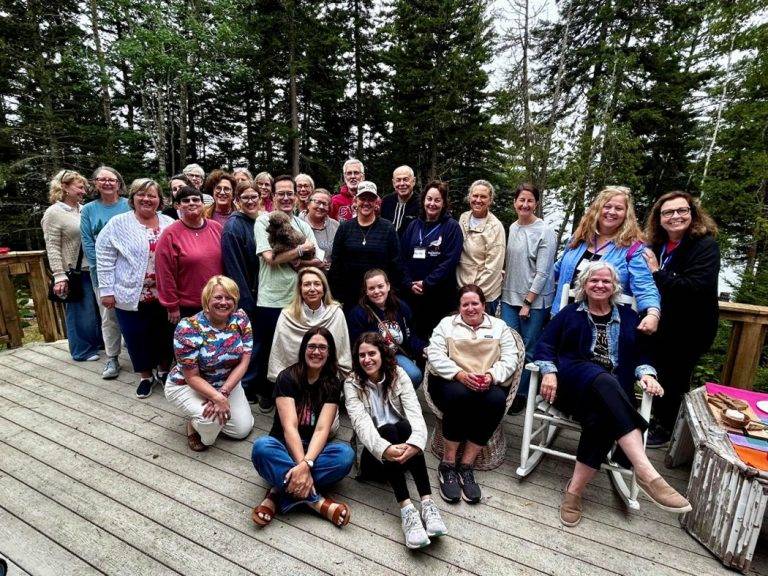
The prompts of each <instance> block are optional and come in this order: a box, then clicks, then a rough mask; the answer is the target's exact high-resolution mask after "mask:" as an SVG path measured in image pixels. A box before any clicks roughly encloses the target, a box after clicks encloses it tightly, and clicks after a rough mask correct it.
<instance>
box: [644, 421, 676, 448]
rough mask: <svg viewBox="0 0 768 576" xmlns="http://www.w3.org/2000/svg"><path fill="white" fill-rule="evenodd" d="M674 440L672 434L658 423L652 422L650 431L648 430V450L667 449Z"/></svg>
mask: <svg viewBox="0 0 768 576" xmlns="http://www.w3.org/2000/svg"><path fill="white" fill-rule="evenodd" d="M671 438H672V433H671V432H669V431H668V430H666V429H665V428H664V427H662V426H660V425H659V424H657V423H656V422H651V426H650V429H649V430H648V439H647V440H646V442H645V447H646V448H666V447H667V446H669V441H670V439H671Z"/></svg>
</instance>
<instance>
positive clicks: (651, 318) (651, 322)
mask: <svg viewBox="0 0 768 576" xmlns="http://www.w3.org/2000/svg"><path fill="white" fill-rule="evenodd" d="M658 314H659V313H658V312H657V311H656V309H655V308H653V309H651V310H649V311H648V313H647V314H646V315H645V318H643V319H642V320H641V321H640V324H638V325H637V329H638V330H639V331H640V332H642V333H643V334H645V335H646V336H650V335H651V334H653V333H654V332H656V330H658V329H659V316H658Z"/></svg>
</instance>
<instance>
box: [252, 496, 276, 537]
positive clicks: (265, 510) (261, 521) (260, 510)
mask: <svg viewBox="0 0 768 576" xmlns="http://www.w3.org/2000/svg"><path fill="white" fill-rule="evenodd" d="M275 496H276V494H275V493H274V492H273V491H272V488H268V489H267V493H266V494H265V495H264V500H262V501H261V504H259V505H258V506H256V508H254V509H253V512H252V513H251V519H252V520H253V521H254V522H255V523H256V524H257V525H259V526H262V527H263V526H266V525H267V524H269V523H270V522H272V519H273V518H274V517H275V516H277V500H276V499H275ZM264 502H270V503H271V504H272V507H271V508H270V507H269V506H265V505H264ZM259 514H261V515H262V516H266V518H262V516H259Z"/></svg>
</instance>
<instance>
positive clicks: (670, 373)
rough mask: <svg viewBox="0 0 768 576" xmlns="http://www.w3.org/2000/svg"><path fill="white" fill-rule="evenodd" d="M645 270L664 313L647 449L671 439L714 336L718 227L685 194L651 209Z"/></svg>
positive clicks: (673, 194)
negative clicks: (659, 392) (658, 392)
mask: <svg viewBox="0 0 768 576" xmlns="http://www.w3.org/2000/svg"><path fill="white" fill-rule="evenodd" d="M646 235H647V238H648V242H649V243H650V246H651V247H650V248H649V249H646V250H645V258H646V260H647V262H648V267H649V268H650V270H651V272H652V273H653V279H654V280H655V281H656V285H657V286H658V288H659V292H660V293H661V308H662V310H663V312H664V314H663V315H662V319H661V322H660V323H659V330H658V332H657V333H656V336H655V337H656V346H655V347H656V354H657V358H656V362H655V365H656V369H657V370H658V373H659V382H660V383H661V384H662V386H664V390H665V391H666V394H664V396H663V397H661V398H656V399H655V400H654V418H653V420H652V421H651V430H650V433H649V435H648V444H647V445H648V447H650V448H654V447H655V448H660V447H663V446H665V445H666V444H667V443H668V442H669V439H670V436H671V431H672V427H673V426H674V424H675V418H676V417H677V411H678V409H679V408H680V402H681V401H682V398H683V394H685V393H686V392H687V391H688V388H689V386H690V382H691V376H692V375H693V369H694V367H695V366H696V363H697V362H698V361H699V358H701V356H702V354H704V353H705V352H706V351H707V350H708V349H709V347H710V346H711V345H712V341H713V340H714V339H715V334H716V333H717V319H718V305H717V277H718V274H719V272H720V250H719V248H718V246H717V242H716V241H715V236H716V235H717V225H716V224H715V222H714V221H713V220H712V218H711V217H710V216H709V214H707V213H706V212H705V211H704V210H703V209H702V207H701V206H700V205H699V203H698V202H697V201H696V200H694V199H693V198H692V197H691V195H690V194H688V193H686V192H678V191H676V192H669V193H667V194H664V195H663V196H662V197H661V198H659V199H658V200H657V201H656V204H654V205H653V208H652V209H651V213H650V214H649V216H648V221H647V223H646Z"/></svg>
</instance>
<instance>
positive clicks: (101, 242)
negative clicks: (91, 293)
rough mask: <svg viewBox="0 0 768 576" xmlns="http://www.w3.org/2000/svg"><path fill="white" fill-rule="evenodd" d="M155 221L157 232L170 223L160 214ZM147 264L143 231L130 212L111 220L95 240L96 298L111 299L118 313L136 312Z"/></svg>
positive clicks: (169, 219) (171, 220)
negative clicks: (158, 228)
mask: <svg viewBox="0 0 768 576" xmlns="http://www.w3.org/2000/svg"><path fill="white" fill-rule="evenodd" d="M157 217H158V219H159V224H160V230H163V229H165V228H166V227H168V226H170V225H171V224H173V223H174V220H173V219H172V218H170V217H168V216H166V215H164V214H159V213H158V215H157ZM148 260H149V242H148V241H147V229H146V227H145V226H143V225H142V224H141V223H140V222H139V221H138V220H137V219H136V216H135V215H134V213H133V212H132V211H131V212H125V213H124V214H120V215H118V216H115V217H114V218H112V219H111V220H110V221H109V222H107V225H106V226H104V229H103V230H102V231H101V232H100V233H99V236H98V238H97V239H96V267H97V268H98V270H99V295H100V296H102V297H103V296H114V297H115V301H116V306H117V307H118V308H120V310H137V309H138V307H139V299H140V298H141V289H142V287H143V286H144V276H145V274H146V271H147V262H148Z"/></svg>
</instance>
